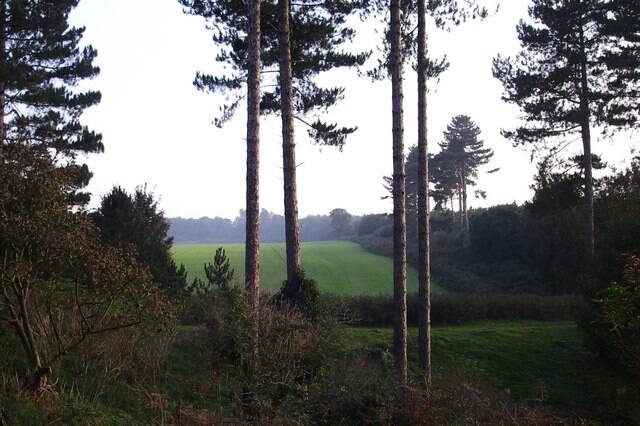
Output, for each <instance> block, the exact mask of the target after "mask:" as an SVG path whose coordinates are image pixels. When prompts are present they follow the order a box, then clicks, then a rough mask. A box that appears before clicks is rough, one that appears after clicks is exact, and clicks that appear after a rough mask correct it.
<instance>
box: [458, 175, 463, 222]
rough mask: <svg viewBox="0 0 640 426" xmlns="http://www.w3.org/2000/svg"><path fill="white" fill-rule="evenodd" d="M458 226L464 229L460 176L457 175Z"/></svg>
mask: <svg viewBox="0 0 640 426" xmlns="http://www.w3.org/2000/svg"><path fill="white" fill-rule="evenodd" d="M458 228H459V229H464V221H463V220H462V178H461V177H458Z"/></svg>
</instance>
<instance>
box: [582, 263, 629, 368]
mask: <svg viewBox="0 0 640 426" xmlns="http://www.w3.org/2000/svg"><path fill="white" fill-rule="evenodd" d="M626 262H627V263H626V267H625V269H624V280H623V281H622V282H621V283H617V282H612V283H610V284H609V285H608V286H607V287H605V288H604V289H602V290H600V291H599V292H598V293H597V295H596V299H595V300H594V303H595V309H596V311H595V315H596V319H595V321H594V322H593V328H594V330H593V332H594V333H595V334H596V335H597V336H598V337H599V339H597V340H598V341H599V342H598V343H599V344H600V345H601V347H600V348H599V349H600V351H606V352H609V351H610V350H613V352H611V354H612V355H613V357H614V358H615V359H616V360H617V361H618V362H620V363H621V364H622V365H624V366H625V367H627V368H628V369H629V370H630V371H631V372H632V373H633V374H634V375H635V376H636V377H638V378H640V258H638V257H635V256H627V260H626Z"/></svg>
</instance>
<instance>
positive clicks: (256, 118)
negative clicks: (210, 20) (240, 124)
mask: <svg viewBox="0 0 640 426" xmlns="http://www.w3.org/2000/svg"><path fill="white" fill-rule="evenodd" d="M248 6H249V49H248V58H247V59H248V70H247V71H248V72H247V74H248V75H247V193H246V209H247V211H246V234H245V277H244V285H245V289H246V291H247V298H248V300H249V304H250V305H251V308H252V310H253V318H254V321H255V323H254V324H253V330H252V331H253V333H252V336H253V339H252V346H253V348H252V349H253V352H254V354H256V355H257V352H258V324H257V320H258V315H257V313H258V310H259V308H260V262H259V254H260V174H259V171H260V0H249V5H248Z"/></svg>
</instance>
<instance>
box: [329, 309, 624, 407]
mask: <svg viewBox="0 0 640 426" xmlns="http://www.w3.org/2000/svg"><path fill="white" fill-rule="evenodd" d="M417 331H418V330H417V329H415V328H410V329H409V363H410V365H416V364H417V362H418V359H417V334H418V333H417ZM392 333H393V330H392V329H391V328H369V327H344V328H343V330H342V331H341V335H342V346H343V347H344V348H345V350H347V351H354V350H358V349H360V350H363V349H368V348H379V349H383V350H387V351H389V353H390V354H391V353H392V351H391V349H392V346H391V339H392ZM432 342H433V367H434V374H435V375H436V377H435V378H434V379H435V380H438V378H439V377H442V376H444V377H450V373H451V370H456V369H459V370H460V371H461V372H462V373H463V374H464V375H465V376H468V375H470V374H471V375H475V376H477V377H478V378H479V379H480V381H482V382H485V383H487V384H488V385H490V386H491V387H493V388H494V389H496V390H500V391H504V392H507V393H508V394H509V395H510V396H511V397H513V398H515V399H516V400H531V401H536V402H538V403H539V402H542V403H545V404H552V405H559V406H563V407H582V408H585V407H588V406H589V405H590V404H592V403H594V402H596V401H598V400H603V399H607V398H611V396H612V395H613V394H615V392H616V389H618V388H623V387H624V386H625V385H626V384H628V383H627V382H628V380H626V379H625V378H624V375H623V374H622V373H620V372H615V371H613V370H611V369H610V368H607V367H606V366H604V365H603V364H602V363H601V362H599V361H598V359H597V358H596V357H595V356H594V355H593V354H592V353H591V352H589V351H588V350H587V349H585V348H584V346H583V345H582V335H581V333H580V331H579V330H578V328H577V326H576V325H575V323H573V322H566V321H565V322H538V321H479V322H474V323H469V324H464V325H460V326H435V327H434V328H433V336H432Z"/></svg>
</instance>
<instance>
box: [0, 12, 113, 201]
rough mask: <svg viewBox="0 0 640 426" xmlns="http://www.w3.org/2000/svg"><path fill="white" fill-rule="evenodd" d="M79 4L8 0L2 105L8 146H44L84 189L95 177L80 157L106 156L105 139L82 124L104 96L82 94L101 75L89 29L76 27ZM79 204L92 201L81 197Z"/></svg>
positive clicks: (1, 28)
mask: <svg viewBox="0 0 640 426" xmlns="http://www.w3.org/2000/svg"><path fill="white" fill-rule="evenodd" d="M77 4H78V0H60V1H52V0H33V1H29V2H25V1H23V0H6V1H4V2H3V5H4V6H5V7H6V10H5V11H3V13H4V16H2V17H1V25H0V32H1V33H2V36H3V37H2V43H3V51H2V55H1V57H0V87H2V97H1V102H2V105H0V107H1V110H2V121H3V124H4V127H3V130H4V134H2V135H0V139H2V140H1V141H0V151H1V149H2V145H5V144H15V143H19V144H24V143H26V144H30V145H39V146H45V147H47V148H49V149H51V150H52V151H53V152H55V153H56V154H58V155H60V156H62V157H63V158H65V159H67V160H69V163H67V162H62V164H63V165H65V166H67V167H70V168H72V169H73V170H74V173H75V178H74V183H75V184H76V185H77V186H79V187H83V186H85V185H86V184H87V183H88V181H89V179H90V177H91V173H90V172H89V170H88V169H87V168H86V166H81V165H77V164H75V163H74V161H73V160H74V159H75V158H76V156H77V154H78V153H94V152H102V151H103V149H104V147H103V145H102V136H101V135H100V134H97V133H95V132H93V131H91V130H89V129H88V128H87V127H85V126H83V125H82V124H81V123H80V116H81V115H82V113H83V111H84V110H85V109H86V108H88V107H91V106H93V105H96V104H97V103H98V102H100V93H99V92H96V91H91V90H78V88H77V86H78V84H79V83H80V82H82V81H83V80H86V79H90V78H93V77H95V76H96V75H98V73H99V69H98V68H97V67H96V66H94V64H93V62H94V59H95V58H96V55H97V53H96V50H95V49H94V48H93V47H91V46H90V45H88V46H84V47H81V42H82V37H83V35H84V28H76V27H71V26H70V25H69V14H70V12H71V11H72V10H73V9H74V8H75V7H76V6H77ZM75 196H76V201H82V202H86V201H88V195H87V194H76V195H75Z"/></svg>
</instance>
